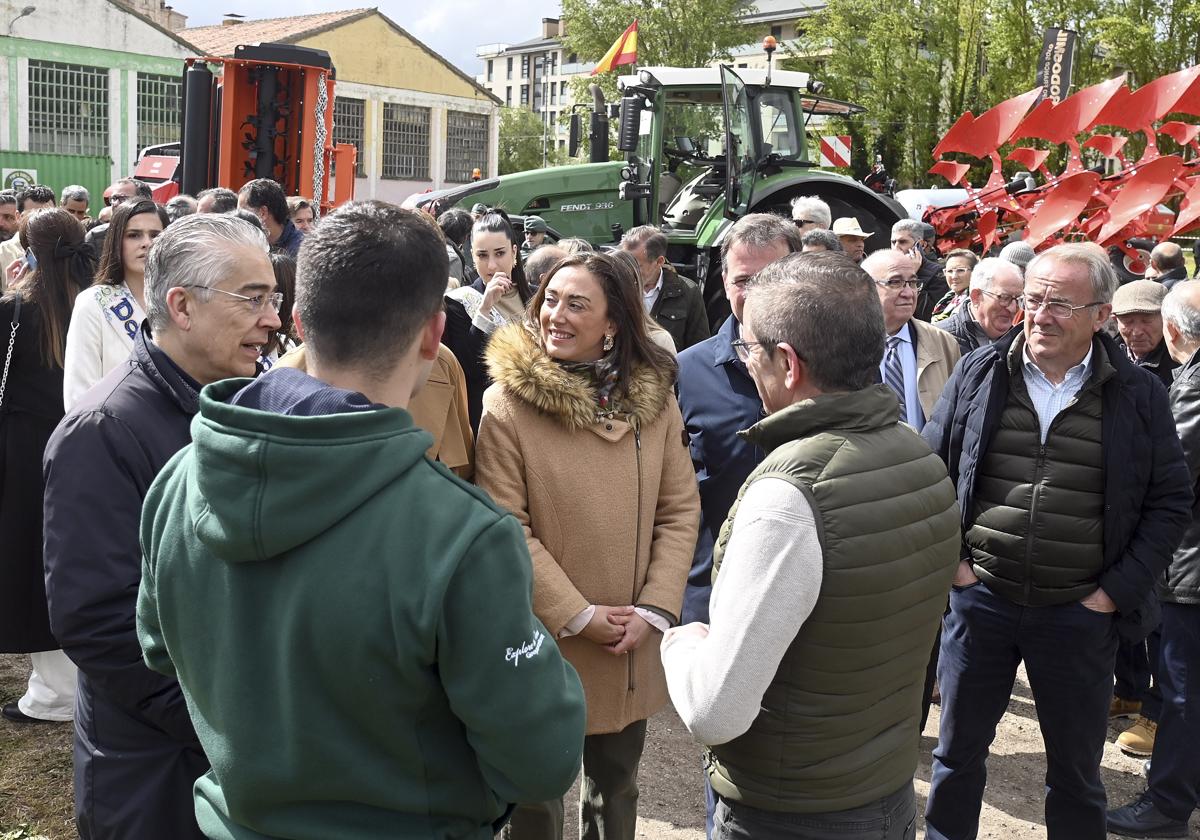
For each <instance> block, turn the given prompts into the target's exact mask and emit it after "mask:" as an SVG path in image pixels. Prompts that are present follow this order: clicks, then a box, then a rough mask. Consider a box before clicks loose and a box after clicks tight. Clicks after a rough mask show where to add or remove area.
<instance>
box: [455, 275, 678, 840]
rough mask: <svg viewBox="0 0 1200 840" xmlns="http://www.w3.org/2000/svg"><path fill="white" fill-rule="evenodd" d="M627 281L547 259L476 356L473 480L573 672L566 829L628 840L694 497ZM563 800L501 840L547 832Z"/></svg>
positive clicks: (556, 823)
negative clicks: (497, 512)
mask: <svg viewBox="0 0 1200 840" xmlns="http://www.w3.org/2000/svg"><path fill="white" fill-rule="evenodd" d="M636 289H637V279H636V277H635V275H634V274H633V271H632V269H631V268H630V267H629V266H628V265H626V264H625V262H623V261H621V260H619V259H615V258H613V257H610V256H606V255H601V254H591V255H587V256H578V257H571V258H568V259H566V260H564V261H563V262H561V263H559V264H558V265H557V266H556V267H555V268H554V269H552V271H551V273H550V274H549V275H548V276H547V278H546V280H545V281H544V282H543V283H542V285H541V287H540V288H539V290H538V293H537V296H536V297H535V298H534V300H533V302H532V304H531V305H530V309H529V312H530V316H529V319H528V320H527V321H525V322H523V323H517V324H510V325H508V326H506V327H503V328H501V329H500V330H499V331H497V332H496V334H495V335H494V336H493V337H492V339H491V342H490V343H489V345H488V349H487V362H488V370H489V373H490V375H491V377H492V379H493V380H494V382H495V384H494V385H493V386H492V387H490V388H489V389H488V391H487V393H486V394H485V395H484V414H483V420H482V422H481V424H480V429H479V441H478V446H477V449H476V470H477V479H478V481H479V484H480V486H481V487H483V488H484V489H485V490H487V491H488V493H490V494H491V496H492V498H494V499H495V500H496V502H497V503H499V504H500V505H503V506H504V507H507V508H508V509H509V510H511V511H512V512H513V513H514V514H515V515H516V517H517V520H518V521H519V522H520V523H521V525H522V526H523V527H524V529H525V537H526V540H527V541H528V543H529V551H530V554H531V556H532V558H533V572H534V593H533V605H534V611H535V612H536V613H537V616H538V618H540V619H541V620H542V623H544V624H545V625H546V627H547V628H548V629H549V631H550V633H551V635H552V636H554V637H555V638H556V639H558V643H559V646H560V647H561V649H562V652H563V654H564V655H565V656H566V657H567V659H568V660H569V661H570V662H571V664H572V665H574V666H575V668H576V669H577V670H578V671H579V676H580V678H581V679H582V680H583V685H584V690H585V692H586V694H587V705H588V729H587V732H588V737H587V739H586V741H585V747H584V768H583V769H584V780H583V784H582V788H581V792H580V797H581V809H580V820H581V826H580V836H586V837H604V838H633V836H634V826H635V821H636V816H637V764H638V761H639V760H640V757H641V751H642V745H643V742H644V740H645V732H646V719H647V718H648V717H649V716H650V715H652V714H654V713H655V712H657V711H658V710H659V709H661V708H662V707H663V706H665V705H666V702H667V688H666V681H665V679H664V677H663V670H662V664H661V661H660V659H659V653H658V648H659V642H660V640H661V633H662V631H663V630H665V629H667V628H668V627H670V626H672V625H674V624H676V623H678V620H679V612H680V608H681V606H682V602H683V589H684V585H685V582H686V580H687V574H688V570H689V568H690V566H691V557H692V552H693V549H694V547H695V542H696V533H697V527H698V523H699V511H700V503H699V496H698V493H697V490H696V479H695V473H694V471H693V469H692V463H691V458H690V456H689V454H688V447H687V436H686V434H685V432H684V428H683V421H682V419H681V417H680V414H679V408H678V406H677V405H676V403H675V399H674V394H673V392H672V383H673V379H674V375H675V364H674V360H673V359H672V358H671V356H670V354H668V353H667V352H666V351H664V350H662V349H661V348H659V347H657V346H656V345H655V344H654V343H653V342H651V341H650V340H649V339H648V338H647V336H646V328H645V325H644V322H645V318H644V314H643V309H642V302H641V300H640V296H639V295H638V294H637V293H636ZM562 814H563V811H562V803H561V802H558V803H542V804H540V805H533V806H523V807H522V808H520V809H518V811H517V813H516V814H515V815H514V817H513V822H512V825H511V830H510V836H512V837H514V838H518V840H524V838H527V837H538V838H540V837H555V836H561V830H562V829H561V825H562V819H563V816H562Z"/></svg>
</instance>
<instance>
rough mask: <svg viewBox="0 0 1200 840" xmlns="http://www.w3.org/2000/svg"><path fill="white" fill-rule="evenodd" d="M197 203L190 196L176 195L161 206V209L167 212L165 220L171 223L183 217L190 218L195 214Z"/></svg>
mask: <svg viewBox="0 0 1200 840" xmlns="http://www.w3.org/2000/svg"><path fill="white" fill-rule="evenodd" d="M199 204H200V203H199V202H198V201H196V199H194V198H192V197H191V196H190V195H187V194H184V195H177V196H175V197H174V198H172V199H171V200H170V201H168V202H167V203H166V204H165V205H163V209H164V210H166V211H167V218H169V219H170V220H171V221H172V222H176V221H179V220H180V219H182V218H183V217H184V216H190V215H192V214H193V213H195V212H196V208H197V207H198V206H199Z"/></svg>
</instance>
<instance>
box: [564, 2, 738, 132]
mask: <svg viewBox="0 0 1200 840" xmlns="http://www.w3.org/2000/svg"><path fill="white" fill-rule="evenodd" d="M745 10H746V3H745V0H563V3H562V16H563V20H564V21H565V22H566V25H567V31H566V35H565V36H564V38H563V47H564V49H565V50H566V51H567V52H572V53H576V54H577V55H578V56H579V60H580V61H582V62H594V61H599V60H600V59H601V58H603V57H604V54H605V53H606V52H608V49H609V47H611V46H612V45H613V42H614V41H616V40H617V38H618V37H620V35H621V33H622V32H624V31H625V28H626V27H628V26H629V24H631V23H633V21H634V20H636V21H637V22H638V56H637V57H638V64H639V65H640V66H643V67H651V66H665V67H707V66H708V65H710V64H712V63H713V62H714V61H718V60H720V59H723V58H728V57H729V56H730V51H731V50H733V49H734V48H735V47H739V46H741V45H743V44H745V43H747V42H748V41H750V40H753V39H752V38H750V37H749V36H748V35H747V33H746V29H745V27H744V26H743V25H742V23H741V22H740V20H739V15H741V14H744V13H745ZM632 70H633V68H632V67H630V66H629V65H623V66H621V67H617V68H615V70H614V72H611V73H602V74H600V75H598V76H595V77H587V76H585V77H582V78H578V79H573V80H572V81H571V92H572V94H573V95H574V97H575V101H576V102H588V103H590V102H591V101H592V98H591V94H589V93H588V86H589V85H591V84H593V83H594V84H598V85H599V86H600V89H601V90H602V91H603V92H604V98H605V100H606V101H608V102H613V101H614V100H615V99H616V98H617V77H618V76H620V75H621V74H623V73H630V72H632ZM586 126H587V120H586V119H585V120H584V134H585V135H586V133H587V128H586ZM611 129H612V137H613V138H615V131H616V120H613V124H612V126H611ZM584 139H585V142H584V146H583V148H584V152H582V154H585V155H586V154H587V152H586V149H587V142H586V137H585V138H584ZM614 142H615V141H614ZM610 151H611V148H610Z"/></svg>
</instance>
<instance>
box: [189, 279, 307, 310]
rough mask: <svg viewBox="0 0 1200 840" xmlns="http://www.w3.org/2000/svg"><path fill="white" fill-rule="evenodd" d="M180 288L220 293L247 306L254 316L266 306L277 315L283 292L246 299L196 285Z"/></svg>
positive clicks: (234, 294) (235, 294)
mask: <svg viewBox="0 0 1200 840" xmlns="http://www.w3.org/2000/svg"><path fill="white" fill-rule="evenodd" d="M181 288H184V289H207V290H208V291H210V292H220V293H221V294H223V295H228V296H229V297H231V298H237V299H238V300H240V301H243V302H245V303H247V304H249V306H248V307H247V308H248V309H249V310H250V311H251V312H254V313H255V314H258V313H259V312H262V311H263V309H264V308H265V307H267V306H268V305H269V306H270V307H271V308H272V309H274V310H275V313H276V314H278V313H279V308H280V307H281V306H283V292H272V293H271V294H269V295H268V294H262V295H254V296H252V297H246V295H239V294H237V293H236V292H227V291H225V290H224V289H217V288H214V287H211V286H200V285H198V284H196V283H185V284H184V285H183V286H181Z"/></svg>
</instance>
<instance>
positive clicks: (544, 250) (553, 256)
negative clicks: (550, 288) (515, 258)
mask: <svg viewBox="0 0 1200 840" xmlns="http://www.w3.org/2000/svg"><path fill="white" fill-rule="evenodd" d="M566 258H567V252H566V251H564V250H563V249H562V248H559V247H558V246H557V245H543V246H542V247H540V248H538V249H537V250H536V251H534V252H533V253H532V254H530V255H529V256H528V257H526V258H525V279H526V280H527V281H529V286H530V288H533V287H535V286H540V285H542V279H543V278H544V277H545V276H546V275H547V274H549V273H550V269H552V268H554V266H555V265H557V264H558V263H560V262H561V261H562V260H565V259H566Z"/></svg>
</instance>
